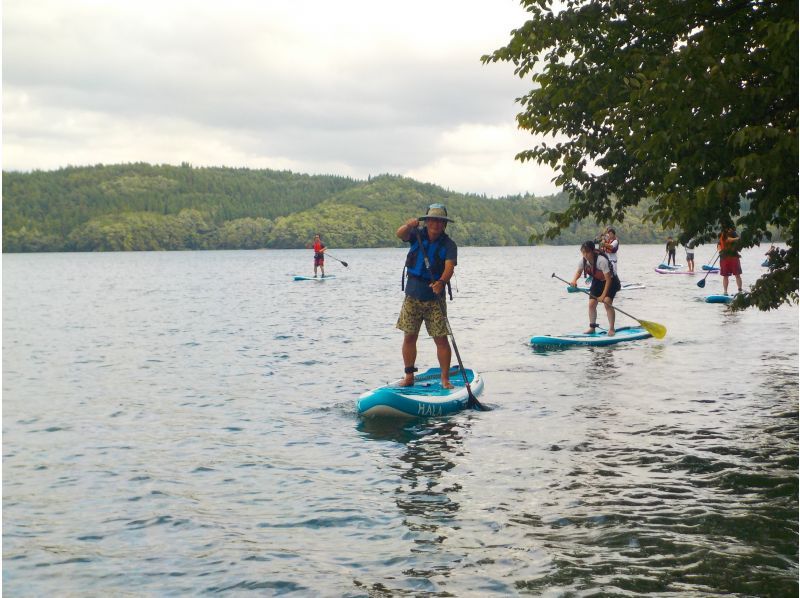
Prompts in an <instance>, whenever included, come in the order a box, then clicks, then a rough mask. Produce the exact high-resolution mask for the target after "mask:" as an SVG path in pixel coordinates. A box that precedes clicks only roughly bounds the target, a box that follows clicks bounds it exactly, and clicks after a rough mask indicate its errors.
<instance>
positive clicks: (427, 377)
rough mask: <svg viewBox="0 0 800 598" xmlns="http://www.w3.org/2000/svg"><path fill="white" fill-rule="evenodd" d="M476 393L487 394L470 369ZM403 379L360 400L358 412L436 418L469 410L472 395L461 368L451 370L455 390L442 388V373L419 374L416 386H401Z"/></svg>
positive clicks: (437, 370) (480, 380) (471, 384)
mask: <svg viewBox="0 0 800 598" xmlns="http://www.w3.org/2000/svg"><path fill="white" fill-rule="evenodd" d="M465 371H466V374H467V380H469V383H470V388H471V389H472V394H473V395H475V396H476V397H477V396H479V395H480V394H481V393H482V392H483V378H482V377H481V375H480V374H479V373H477V372H475V371H473V370H470V369H466V370H465ZM399 383H400V380H398V381H397V382H393V383H391V384H387V385H386V386H381V387H380V388H376V389H375V390H370V391H367V392H365V393H364V394H362V395H361V396H360V397H358V399H357V400H356V411H358V414H359V415H362V416H364V417H405V418H408V417H436V416H441V415H449V414H451V413H456V412H458V411H461V410H463V409H466V407H467V401H468V400H469V393H468V392H467V388H466V386H464V377H463V376H462V374H461V370H460V369H459V367H458V366H455V367H453V368H452V369H451V370H450V383H451V384H452V385H453V386H454V388H452V389H445V388H442V384H441V370H440V369H439V368H431V369H429V370H428V371H426V372H421V373H417V375H416V376H415V377H414V385H413V386H399Z"/></svg>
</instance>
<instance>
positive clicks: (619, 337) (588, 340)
mask: <svg viewBox="0 0 800 598" xmlns="http://www.w3.org/2000/svg"><path fill="white" fill-rule="evenodd" d="M649 336H650V333H649V332H647V330H645V329H644V328H642V327H641V326H623V327H622V328H617V332H616V334H615V335H614V336H608V334H607V331H605V330H600V329H599V328H598V332H596V333H594V334H586V333H574V334H564V335H562V336H552V335H549V334H545V335H544V336H534V337H533V338H531V345H532V346H533V347H538V348H553V347H569V346H575V345H583V346H587V345H588V346H595V347H604V346H606V345H615V344H617V343H624V342H626V341H635V340H639V339H643V338H647V337H649Z"/></svg>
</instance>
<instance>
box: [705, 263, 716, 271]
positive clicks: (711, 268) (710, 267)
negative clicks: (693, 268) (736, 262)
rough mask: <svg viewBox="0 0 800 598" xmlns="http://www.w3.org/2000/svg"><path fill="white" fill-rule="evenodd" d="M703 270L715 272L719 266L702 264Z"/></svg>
mask: <svg viewBox="0 0 800 598" xmlns="http://www.w3.org/2000/svg"><path fill="white" fill-rule="evenodd" d="M703 270H709V271H711V272H716V271H718V270H719V266H709V265H708V264H703Z"/></svg>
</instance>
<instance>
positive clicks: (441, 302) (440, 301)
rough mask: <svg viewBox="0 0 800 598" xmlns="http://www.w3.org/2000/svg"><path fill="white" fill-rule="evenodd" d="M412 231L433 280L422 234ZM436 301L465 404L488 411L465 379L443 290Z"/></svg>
mask: <svg viewBox="0 0 800 598" xmlns="http://www.w3.org/2000/svg"><path fill="white" fill-rule="evenodd" d="M414 232H415V233H416V234H417V244H418V245H419V251H421V252H422V259H423V261H424V262H425V269H426V270H427V271H428V274H429V275H430V277H431V280H433V270H432V269H431V262H430V260H428V254H427V253H425V247H423V246H422V235H420V234H419V228H416V229H414ZM437 303H438V304H439V310H440V311H441V312H442V318H444V325H445V327H446V328H447V334H448V335H449V336H450V339H451V340H452V341H453V351H454V352H455V354H456V359H457V360H458V367H459V368H460V369H461V376H462V377H463V378H464V386H466V388H467V394H468V395H469V400H468V401H467V405H469V406H474V407H477V408H478V409H480V410H481V411H488V408H487V407H485V406H484V405H483V404H482V403H481V402H480V401H478V399H477V398H476V397H475V395H474V394H473V393H472V388H471V387H470V384H469V380H468V379H467V370H465V369H464V362H463V361H461V353H459V351H458V345H457V344H456V337H455V336H453V329H452V328H451V327H450V320H448V319H447V307H446V304H445V298H444V291H442V294H441V295H439V297H437Z"/></svg>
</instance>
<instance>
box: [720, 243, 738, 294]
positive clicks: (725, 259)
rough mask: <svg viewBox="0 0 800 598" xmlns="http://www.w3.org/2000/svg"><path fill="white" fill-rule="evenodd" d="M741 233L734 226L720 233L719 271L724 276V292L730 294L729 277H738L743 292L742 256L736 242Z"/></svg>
mask: <svg viewBox="0 0 800 598" xmlns="http://www.w3.org/2000/svg"><path fill="white" fill-rule="evenodd" d="M738 240H739V235H737V234H736V230H734V228H733V227H728V228H724V229H722V232H721V233H720V235H719V243H717V250H718V251H719V273H720V275H721V276H722V292H723V293H725V294H726V295H727V294H728V277H729V276H731V275H732V276H733V277H734V278H736V287H737V289H738V292H739V293H741V292H742V263H741V261H739V258H740V257H741V256H740V255H739V252H738V251H737V250H736V242H737V241H738Z"/></svg>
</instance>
